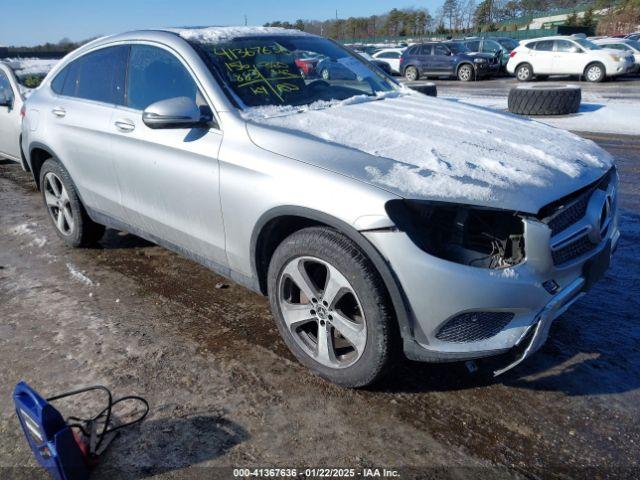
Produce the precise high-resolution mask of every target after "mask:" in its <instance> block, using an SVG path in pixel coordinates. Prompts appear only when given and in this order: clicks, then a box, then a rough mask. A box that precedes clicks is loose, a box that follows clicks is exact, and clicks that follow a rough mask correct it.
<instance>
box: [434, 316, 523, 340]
mask: <svg viewBox="0 0 640 480" xmlns="http://www.w3.org/2000/svg"><path fill="white" fill-rule="evenodd" d="M513 317H514V314H513V313H511V312H467V313H461V314H460V315H456V316H455V317H453V318H451V319H450V320H447V321H446V322H445V324H444V325H443V326H442V327H441V328H440V330H438V333H436V338H437V339H438V340H442V341H444V342H454V343H465V342H477V341H478V340H486V339H487V338H491V337H493V336H495V335H497V334H498V333H500V331H501V330H502V329H503V328H504V327H506V326H507V325H508V324H509V322H510V321H511V320H512V319H513Z"/></svg>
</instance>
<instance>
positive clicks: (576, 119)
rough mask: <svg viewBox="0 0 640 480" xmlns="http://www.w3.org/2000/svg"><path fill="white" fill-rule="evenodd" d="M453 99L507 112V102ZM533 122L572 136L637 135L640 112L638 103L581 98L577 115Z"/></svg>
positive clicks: (546, 118)
mask: <svg viewBox="0 0 640 480" xmlns="http://www.w3.org/2000/svg"><path fill="white" fill-rule="evenodd" d="M447 96H448V95H447ZM456 97H457V98H458V100H460V101H461V102H464V103H468V104H471V105H478V106H483V107H488V108H492V109H495V110H503V111H506V110H507V99H506V98H498V97H485V96H472V97H471V96H464V95H463V96H456ZM445 98H446V97H445ZM536 120H537V121H539V122H542V123H546V124H547V125H553V126H554V127H559V128H563V129H565V130H572V131H574V132H591V133H617V134H620V135H640V109H639V108H638V101H637V100H636V101H633V100H624V99H621V100H618V99H607V98H600V97H597V96H593V95H585V94H583V102H582V104H581V105H580V110H579V111H578V113H576V114H573V115H561V116H548V117H536Z"/></svg>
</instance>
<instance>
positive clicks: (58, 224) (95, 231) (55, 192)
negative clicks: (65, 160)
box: [40, 158, 105, 247]
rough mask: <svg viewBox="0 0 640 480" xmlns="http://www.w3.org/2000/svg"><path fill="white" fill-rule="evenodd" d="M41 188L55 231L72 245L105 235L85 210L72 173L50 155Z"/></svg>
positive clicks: (41, 176) (101, 227)
mask: <svg viewBox="0 0 640 480" xmlns="http://www.w3.org/2000/svg"><path fill="white" fill-rule="evenodd" d="M40 191H41V192H42V199H43V200H44V204H45V208H46V209H47V213H48V214H49V218H50V219H51V221H52V223H53V227H54V228H55V231H56V234H57V235H58V236H59V237H60V238H61V239H62V240H63V241H64V242H65V243H66V244H67V245H69V246H70V247H87V246H90V245H93V244H95V243H96V242H98V240H100V239H101V238H102V236H103V235H104V230H105V227H104V225H100V224H98V223H95V222H94V221H93V220H91V218H89V215H88V214H87V211H86V210H85V208H84V206H83V205H82V202H81V201H80V198H79V197H78V193H77V191H76V187H75V185H74V183H73V180H71V176H70V175H69V172H67V170H66V169H65V168H64V166H62V164H60V163H59V162H57V161H56V160H54V159H52V158H50V159H49V160H47V161H45V162H44V163H43V165H42V168H41V169H40Z"/></svg>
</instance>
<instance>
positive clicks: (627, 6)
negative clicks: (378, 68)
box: [265, 0, 640, 40]
mask: <svg viewBox="0 0 640 480" xmlns="http://www.w3.org/2000/svg"><path fill="white" fill-rule="evenodd" d="M584 7H588V8H587V9H586V12H585V13H584V14H583V15H578V14H577V13H573V14H571V15H569V18H568V19H567V22H566V23H567V25H572V26H585V27H590V28H596V27H598V31H599V32H600V31H603V32H605V33H620V32H618V30H620V31H633V30H634V29H635V28H636V27H637V26H638V25H640V0H591V1H587V2H586V3H585V0H481V1H479V3H476V0H445V1H444V3H443V5H442V6H441V7H440V8H439V9H438V10H437V11H436V12H435V14H434V15H432V14H431V13H430V12H429V11H428V10H427V9H424V8H403V9H398V8H394V9H392V10H390V11H388V12H386V13H383V14H381V15H371V16H368V17H349V18H346V19H341V18H338V12H336V18H335V19H330V20H325V21H319V20H303V19H298V20H296V21H295V22H293V23H290V22H287V21H273V22H268V23H266V24H265V26H267V27H269V26H270V27H284V28H295V29H297V30H302V31H305V32H309V33H314V34H317V35H324V36H326V37H330V38H333V39H337V40H348V39H375V38H379V37H412V36H417V37H419V36H423V35H426V34H428V33H440V34H446V33H465V32H472V31H495V30H499V29H502V30H507V31H508V30H513V31H515V30H517V29H518V28H522V24H521V23H517V19H518V18H519V17H531V16H534V15H544V14H545V13H549V14H553V10H557V9H567V8H568V9H571V8H573V9H576V10H577V9H578V8H579V9H580V10H581V11H582V10H584ZM602 9H606V10H607V11H606V13H604V14H601V15H596V14H595V12H596V11H602ZM510 20H513V22H511V23H510V22H509V21H510Z"/></svg>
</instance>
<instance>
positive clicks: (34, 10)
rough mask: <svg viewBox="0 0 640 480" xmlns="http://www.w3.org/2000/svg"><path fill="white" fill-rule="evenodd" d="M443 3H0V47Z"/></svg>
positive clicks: (430, 0) (239, 0)
mask: <svg viewBox="0 0 640 480" xmlns="http://www.w3.org/2000/svg"><path fill="white" fill-rule="evenodd" d="M441 3H442V0H399V1H393V0H387V1H384V0H328V1H327V0H311V1H309V0H307V1H304V0H226V1H219V0H84V1H83V0H28V1H27V0H0V4H1V5H2V8H1V14H0V45H19V46H31V45H37V44H40V43H44V42H52V43H55V42H57V41H59V40H60V39H62V38H65V37H67V38H69V39H71V40H74V41H78V40H84V39H87V38H90V37H96V36H98V35H108V34H111V33H119V32H124V31H127V30H133V29H140V28H151V27H167V26H194V25H198V26H202V25H243V24H244V16H245V15H247V21H248V25H262V24H264V23H265V22H269V21H273V20H288V21H290V22H293V21H295V20H296V19H298V18H303V19H313V20H326V19H329V18H335V15H336V8H337V9H338V16H339V18H347V17H350V16H368V15H374V14H380V13H384V12H386V11H388V10H391V9H392V8H404V7H416V8H428V9H429V11H430V12H431V13H432V14H434V13H435V11H436V9H437V8H438V6H439V5H440V4H441Z"/></svg>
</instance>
